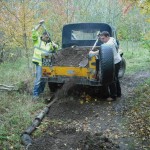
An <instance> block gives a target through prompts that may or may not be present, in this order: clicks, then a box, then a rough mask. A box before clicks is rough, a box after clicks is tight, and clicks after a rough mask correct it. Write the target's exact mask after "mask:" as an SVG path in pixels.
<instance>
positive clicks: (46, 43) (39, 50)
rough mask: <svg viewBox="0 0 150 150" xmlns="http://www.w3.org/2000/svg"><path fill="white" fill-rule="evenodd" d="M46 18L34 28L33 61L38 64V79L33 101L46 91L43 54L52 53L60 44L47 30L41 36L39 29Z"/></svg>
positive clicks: (35, 83)
mask: <svg viewBox="0 0 150 150" xmlns="http://www.w3.org/2000/svg"><path fill="white" fill-rule="evenodd" d="M43 23H44V20H41V21H40V22H39V24H38V25H37V26H36V27H35V28H34V29H33V30H32V40H33V44H34V53H33V58H32V62H33V63H34V64H35V66H36V79H35V81H34V88H33V99H32V100H33V101H36V100H38V98H39V95H40V94H41V93H42V92H43V91H44V88H45V83H46V82H44V81H43V80H42V79H41V77H42V54H52V53H53V52H55V51H56V50H57V49H58V45H56V44H55V43H54V42H52V41H51V38H50V34H49V33H48V32H47V31H45V32H43V34H42V36H41V37H40V36H39V33H38V29H39V28H40V27H41V26H42V25H43Z"/></svg>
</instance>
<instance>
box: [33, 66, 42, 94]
mask: <svg viewBox="0 0 150 150" xmlns="http://www.w3.org/2000/svg"><path fill="white" fill-rule="evenodd" d="M41 77H42V67H41V66H39V65H36V79H35V82H34V88H33V96H39V95H40V93H41V92H43V90H44V87H45V82H43V81H41Z"/></svg>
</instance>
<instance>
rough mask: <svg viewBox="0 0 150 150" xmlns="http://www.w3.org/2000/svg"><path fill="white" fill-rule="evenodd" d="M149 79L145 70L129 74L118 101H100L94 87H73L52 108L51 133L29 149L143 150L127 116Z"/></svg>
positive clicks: (48, 130) (49, 125)
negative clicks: (139, 89)
mask: <svg viewBox="0 0 150 150" xmlns="http://www.w3.org/2000/svg"><path fill="white" fill-rule="evenodd" d="M149 77H150V72H145V71H140V72H137V73H135V74H133V75H125V76H124V78H123V79H121V86H122V94H123V95H122V97H121V98H118V99H117V100H116V101H114V102H108V101H106V100H105V99H103V98H100V94H99V93H98V92H97V90H96V93H94V91H95V89H94V88H87V87H74V88H71V90H69V93H68V95H67V96H65V97H64V98H63V99H61V100H59V101H57V102H56V103H55V104H54V105H53V106H52V107H51V109H50V112H49V114H48V116H47V117H46V120H48V128H47V130H46V131H45V132H44V133H43V135H41V136H40V137H38V138H36V139H34V140H33V145H32V146H30V147H29V150H108V149H109V150H110V149H111V150H117V149H119V150H132V149H133V150H134V149H136V150H142V145H138V144H137V146H136V143H135V141H134V138H131V137H130V136H129V135H128V131H127V129H126V128H125V126H124V119H125V115H124V113H125V112H126V111H128V103H130V100H131V97H134V92H133V90H134V89H135V88H136V87H137V86H138V85H140V84H141V83H143V82H144V80H146V79H147V78H149ZM101 92H103V91H101ZM101 95H102V93H101ZM133 145H135V146H133Z"/></svg>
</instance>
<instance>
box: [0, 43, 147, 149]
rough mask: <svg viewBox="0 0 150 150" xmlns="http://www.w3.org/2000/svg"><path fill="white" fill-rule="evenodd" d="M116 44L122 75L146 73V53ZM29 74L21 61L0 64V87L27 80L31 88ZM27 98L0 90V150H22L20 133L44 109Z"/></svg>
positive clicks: (25, 65)
mask: <svg viewBox="0 0 150 150" xmlns="http://www.w3.org/2000/svg"><path fill="white" fill-rule="evenodd" d="M120 44H121V48H122V49H123V52H124V58H125V59H126V62H127V70H126V74H130V73H134V72H135V71H138V70H147V68H148V67H149V66H150V52H149V51H148V50H146V49H143V48H140V47H139V46H138V47H137V48H133V45H132V44H131V45H128V49H126V43H125V42H121V43H120ZM137 45H138V44H137ZM135 46H136V44H135V45H134V47H135ZM32 73H33V71H32V69H31V68H30V69H29V68H28V67H27V60H26V59H25V58H21V59H18V60H16V61H15V62H14V63H12V62H11V63H9V62H7V63H3V64H0V84H6V85H13V84H16V83H21V81H24V80H29V81H31V83H30V86H31V88H32V86H33V80H34V78H33V76H32ZM45 92H46V91H45ZM149 93H150V91H149ZM31 99H32V96H31V95H29V94H27V93H18V92H14V91H13V92H8V91H0V125H1V126H0V149H2V150H5V149H6V150H7V149H14V150H21V149H23V147H22V145H21V144H20V134H21V133H22V132H23V131H24V130H25V129H26V128H27V127H29V126H30V125H31V122H32V121H33V119H34V117H35V115H36V114H37V112H40V109H42V108H44V106H45V104H43V102H42V101H41V102H39V103H37V104H33V103H32V102H31Z"/></svg>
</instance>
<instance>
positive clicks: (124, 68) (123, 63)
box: [118, 57, 126, 78]
mask: <svg viewBox="0 0 150 150" xmlns="http://www.w3.org/2000/svg"><path fill="white" fill-rule="evenodd" d="M125 70H126V61H125V59H124V58H123V57H122V60H121V64H120V69H119V74H118V77H119V78H122V77H123V76H124V73H125Z"/></svg>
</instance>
